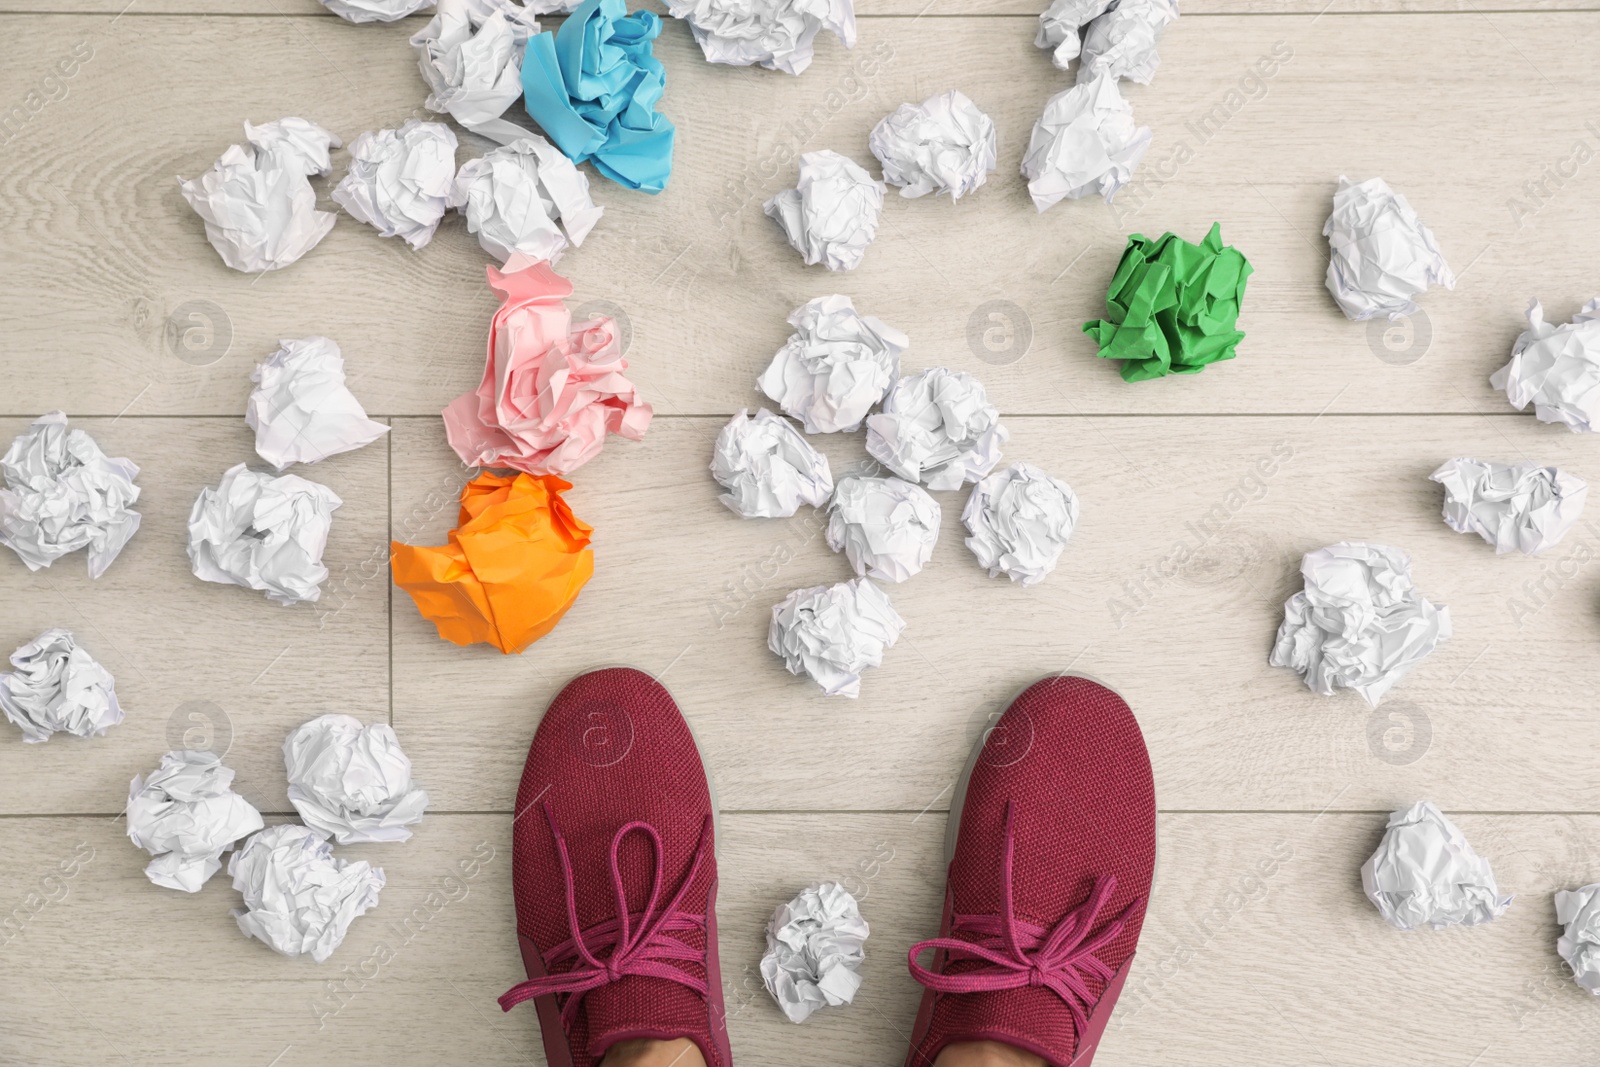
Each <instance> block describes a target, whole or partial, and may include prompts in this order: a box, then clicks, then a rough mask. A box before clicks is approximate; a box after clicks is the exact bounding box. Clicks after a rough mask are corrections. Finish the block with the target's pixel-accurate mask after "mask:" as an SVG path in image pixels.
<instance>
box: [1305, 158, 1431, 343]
mask: <svg viewBox="0 0 1600 1067" xmlns="http://www.w3.org/2000/svg"><path fill="white" fill-rule="evenodd" d="M1322 235H1323V236H1324V237H1326V238H1327V239H1328V252H1329V256H1328V277H1327V286H1328V292H1330V293H1332V294H1333V299H1334V301H1335V302H1336V303H1337V304H1338V305H1339V310H1341V311H1343V312H1344V313H1345V315H1346V316H1347V317H1348V318H1351V319H1354V320H1356V321H1357V322H1360V321H1362V320H1363V319H1370V318H1372V317H1373V316H1374V315H1388V316H1389V317H1390V318H1391V319H1396V318H1399V317H1401V316H1402V315H1410V314H1413V313H1414V312H1415V311H1416V310H1417V305H1416V302H1415V301H1414V300H1413V299H1412V298H1413V297H1415V296H1417V295H1418V294H1419V293H1422V292H1425V291H1426V290H1427V288H1428V286H1430V285H1442V286H1444V287H1445V288H1446V289H1454V288H1455V287H1456V276H1455V275H1454V274H1452V273H1451V271H1450V267H1449V265H1448V264H1446V263H1445V261H1444V255H1443V254H1442V253H1441V252H1440V251H1439V242H1438V241H1436V240H1434V238H1433V231H1432V230H1430V229H1428V227H1426V226H1424V225H1423V224H1422V220H1421V219H1419V218H1418V217H1417V213H1416V211H1414V210H1413V209H1412V207H1411V205H1410V204H1409V203H1407V202H1406V198H1405V197H1403V196H1401V195H1400V194H1399V193H1397V192H1395V191H1394V190H1393V189H1391V188H1389V185H1388V183H1387V182H1385V181H1384V180H1383V179H1382V178H1368V179H1367V180H1366V181H1364V182H1352V181H1351V180H1350V179H1349V178H1346V177H1345V176H1343V175H1340V176H1339V191H1338V192H1336V193H1334V194H1333V213H1332V214H1331V215H1329V216H1328V221H1327V223H1326V224H1324V225H1323V227H1322Z"/></svg>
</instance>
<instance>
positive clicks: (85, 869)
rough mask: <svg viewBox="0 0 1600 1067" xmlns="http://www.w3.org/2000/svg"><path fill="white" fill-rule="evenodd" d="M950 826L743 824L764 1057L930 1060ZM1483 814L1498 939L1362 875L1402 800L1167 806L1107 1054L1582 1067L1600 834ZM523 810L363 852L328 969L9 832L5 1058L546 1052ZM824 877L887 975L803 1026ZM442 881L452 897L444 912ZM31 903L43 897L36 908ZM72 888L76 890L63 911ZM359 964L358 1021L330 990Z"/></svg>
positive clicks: (790, 1061)
mask: <svg viewBox="0 0 1600 1067" xmlns="http://www.w3.org/2000/svg"><path fill="white" fill-rule="evenodd" d="M1399 799H1410V797H1409V796H1406V797H1403V798H1397V801H1396V802H1399ZM943 821H944V820H943V818H942V817H940V816H938V815H934V814H930V815H928V816H926V817H924V818H922V819H921V820H920V821H919V820H917V819H916V818H915V816H912V815H909V814H907V815H837V816H824V815H732V816H729V817H727V818H726V820H725V822H724V830H723V840H722V841H721V842H720V844H719V857H718V858H719V874H720V876H721V880H722V887H721V896H720V899H719V904H720V907H719V912H718V919H719V926H720V930H721V946H720V948H721V955H722V959H723V961H724V964H723V966H724V974H723V978H724V986H725V989H726V991H727V994H726V995H728V996H729V1011H730V1016H731V1019H730V1036H731V1038H732V1042H733V1048H734V1053H735V1055H736V1056H737V1057H738V1058H739V1060H741V1061H743V1062H751V1063H767V1064H774V1065H779V1067H786V1065H799V1064H817V1063H839V1064H862V1065H865V1064H878V1063H892V1062H896V1060H897V1059H898V1058H899V1057H902V1056H903V1055H904V1048H905V1039H904V1037H903V1036H902V1035H903V1034H905V1033H908V1032H909V1030H910V1027H911V1023H912V1019H913V1016H914V1014H915V1009H916V1003H917V997H918V993H919V990H918V988H917V987H916V986H915V985H914V984H913V983H912V981H911V979H910V977H909V976H908V975H907V974H906V972H905V970H904V963H903V960H904V952H905V950H906V948H907V946H908V945H910V944H911V943H912V942H913V941H915V940H917V939H920V938H922V937H926V936H931V934H932V932H933V929H934V927H935V925H936V923H937V921H938V913H939V901H940V892H941V887H942V882H943V877H942V859H941V857H940V855H939V852H940V848H941V845H940V841H941V838H942V831H943ZM1457 821H1458V822H1459V824H1460V826H1461V828H1462V830H1463V831H1464V832H1465V833H1466V834H1467V836H1468V838H1469V840H1470V841H1471V842H1472V843H1473V845H1474V846H1475V847H1476V848H1477V849H1478V850H1479V851H1480V852H1481V853H1482V854H1483V855H1485V856H1487V857H1488V858H1489V859H1490V861H1491V862H1492V863H1493V865H1494V868H1495V872H1496V874H1497V876H1498V878H1499V881H1500V885H1501V888H1502V889H1503V890H1504V891H1508V892H1513V893H1515V894H1516V901H1515V903H1513V905H1512V907H1511V909H1510V911H1509V912H1507V914H1506V915H1505V916H1504V917H1503V918H1502V919H1500V920H1499V921H1497V922H1495V923H1492V924H1490V925H1488V926H1483V927H1477V928H1473V929H1464V930H1452V931H1447V932H1440V933H1419V934H1411V935H1405V934H1401V933H1399V932H1398V931H1395V930H1392V929H1390V928H1389V927H1387V926H1385V925H1384V924H1383V923H1382V922H1381V921H1380V920H1379V919H1378V917H1377V915H1376V913H1375V912H1374V911H1373V910H1372V908H1371V906H1370V905H1369V904H1368V903H1367V902H1366V900H1365V899H1364V898H1363V897H1362V895H1361V890H1360V881H1359V878H1358V877H1357V873H1356V872H1357V868H1358V867H1359V865H1360V863H1361V862H1362V860H1363V859H1365V857H1366V856H1367V855H1368V854H1369V853H1370V852H1371V850H1372V848H1373V847H1374V845H1375V844H1376V842H1377V839H1378V837H1379V835H1380V834H1381V831H1382V824H1383V815H1382V814H1381V813H1358V814H1335V813H1330V814H1327V815H1323V816H1321V817H1320V818H1319V817H1317V816H1314V815H1311V814H1287V815H1246V814H1240V815H1165V816H1163V817H1162V818H1161V820H1160V825H1159V832H1160V862H1159V866H1158V874H1157V882H1156V886H1155V892H1154V895H1153V901H1152V906H1151V912H1150V915H1149V918H1148V920H1147V924H1146V932H1145V934H1144V937H1143V939H1142V943H1141V949H1140V958H1139V961H1138V962H1137V963H1136V965H1135V968H1134V971H1133V980H1132V981H1131V982H1130V985H1129V987H1128V989H1127V990H1126V991H1125V992H1124V994H1123V997H1122V999H1121V1001H1120V1002H1119V1005H1118V1010H1117V1015H1116V1016H1115V1017H1114V1018H1113V1021H1112V1024H1111V1025H1112V1029H1111V1031H1110V1032H1109V1034H1108V1035H1107V1037H1106V1039H1105V1041H1104V1043H1103V1044H1102V1046H1101V1050H1100V1053H1099V1056H1098V1057H1097V1058H1096V1063H1097V1064H1098V1063H1101V1062H1104V1063H1105V1064H1107V1065H1111V1067H1117V1065H1130V1067H1131V1065H1158V1064H1170V1063H1171V1062H1173V1051H1172V1050H1173V1048H1174V1045H1175V1044H1177V1043H1181V1044H1182V1047H1183V1056H1182V1059H1183V1062H1185V1063H1193V1064H1197V1065H1201V1067H1210V1065H1222V1064H1236V1063H1281V1064H1285V1065H1300V1064H1306V1065H1322V1064H1338V1065H1345V1064H1351V1065H1354V1064H1361V1065H1371V1064H1400V1063H1406V1064H1429V1065H1433V1064H1438V1065H1441V1067H1444V1065H1450V1064H1456V1065H1459V1064H1463V1063H1468V1062H1470V1061H1471V1060H1472V1058H1473V1057H1474V1056H1480V1057H1482V1059H1481V1060H1480V1062H1485V1061H1492V1062H1502V1063H1572V1062H1582V1059H1583V1057H1584V1056H1585V1055H1587V1052H1588V1050H1589V1049H1590V1048H1592V1047H1593V1041H1594V1039H1595V1036H1596V1033H1595V1028H1596V1024H1595V1021H1594V1012H1593V1004H1592V1003H1591V1000H1590V997H1589V996H1588V994H1586V993H1584V992H1583V991H1582V990H1580V989H1578V988H1577V987H1576V986H1575V985H1573V984H1572V982H1571V981H1570V980H1568V979H1567V978H1565V977H1564V975H1563V974H1562V969H1561V964H1560V962H1559V960H1558V958H1557V957H1556V956H1555V953H1554V950H1553V946H1554V941H1555V937H1556V934H1557V932H1558V931H1557V927H1556V926H1555V924H1554V922H1553V916H1552V911H1551V905H1550V897H1551V894H1552V893H1553V892H1554V891H1555V890H1557V889H1561V888H1570V887H1572V886H1575V885H1578V884H1582V883H1584V882H1587V881H1589V880H1592V879H1593V878H1594V876H1595V871H1596V862H1597V857H1596V854H1595V849H1594V845H1593V842H1594V841H1595V839H1596V835H1597V834H1600V822H1597V819H1596V817H1595V816H1581V817H1575V816H1556V815H1541V816H1509V815H1498V816H1487V815H1462V816H1457ZM506 822H507V816H504V815H496V816H440V815H434V816H429V817H428V818H427V819H426V820H425V821H424V822H423V823H422V825H421V827H420V828H419V832H418V834H417V836H416V837H415V838H414V839H413V840H412V841H411V842H409V843H407V844H403V845H391V846H383V847H376V846H373V847H367V848H362V849H356V848H352V849H348V850H341V853H342V854H348V855H352V856H357V855H359V856H362V857H365V858H370V859H372V860H373V861H374V862H375V863H379V864H381V865H382V866H383V868H384V869H385V872H386V874H387V875H388V878H389V885H388V887H387V888H386V889H385V890H384V891H383V895H382V898H381V900H380V903H379V905H378V907H377V909H376V910H374V911H373V912H371V913H369V914H368V915H367V916H365V917H363V918H361V919H359V920H357V921H356V923H355V924H354V926H353V927H352V928H351V931H350V934H349V936H348V938H347V939H346V941H345V943H344V945H343V946H341V948H340V949H339V950H338V952H337V953H336V954H335V955H334V957H333V958H332V959H331V960H329V961H328V963H326V964H324V965H322V966H320V967H319V966H318V965H316V964H314V963H312V962H311V961H310V960H306V959H300V960H285V959H282V958H280V957H277V956H275V955H273V954H271V953H270V952H269V951H268V950H267V949H266V948H265V947H264V946H262V945H260V944H259V943H256V942H253V941H249V940H246V939H244V938H242V937H240V936H239V933H238V931H237V929H236V927H235V926H234V924H233V921H232V920H231V919H230V918H229V915H228V911H229V909H230V908H231V907H233V906H235V905H236V904H237V903H238V896H237V894H236V893H234V892H233V890H232V889H231V888H230V887H229V886H228V884H227V882H226V880H225V875H219V876H218V877H217V878H215V879H213V881H212V882H211V883H210V884H209V885H207V886H206V887H205V889H204V890H203V891H202V892H201V893H199V894H198V895H196V896H193V897H189V896H184V895H181V894H177V893H173V892H169V891H166V890H160V889H156V888H154V887H152V886H150V885H149V884H147V883H146V882H145V881H144V877H143V875H142V874H141V872H140V868H141V867H142V864H143V860H142V858H141V857H142V853H139V852H137V851H136V850H134V849H133V848H132V847H131V846H130V845H129V844H128V842H127V841H126V840H125V839H124V838H122V837H121V833H120V827H119V826H118V825H116V824H114V823H110V822H108V821H106V820H104V819H7V820H3V821H0V856H3V857H4V861H5V862H4V863H3V864H0V903H3V905H4V907H6V908H7V909H11V913H12V914H16V909H23V910H25V911H27V912H28V915H29V917H28V918H27V919H26V920H25V921H21V922H19V923H18V926H19V929H20V932H19V933H17V934H15V935H13V936H11V937H10V940H9V941H8V942H6V943H5V944H4V945H3V946H0V959H4V961H5V964H6V969H7V972H8V973H9V974H11V975H13V976H16V977H18V978H19V979H20V978H21V977H22V976H26V980H14V981H11V982H7V983H5V985H4V987H3V989H0V1005H3V1006H4V1008H5V1011H6V1018H7V1019H8V1025H7V1026H6V1027H5V1028H3V1031H0V1056H3V1057H4V1058H5V1059H6V1060H7V1062H16V1063H28V1064H31V1065H37V1067H56V1065H61V1067H67V1065H72V1067H77V1065H79V1064H82V1063H86V1062H120V1061H121V1060H123V1059H126V1060H127V1061H129V1062H149V1063H162V1064H191V1063H206V1064H219V1065H231V1064H239V1065H241V1067H260V1065H261V1064H264V1063H267V1062H269V1061H271V1060H272V1058H273V1057H274V1056H280V1057H281V1059H280V1060H279V1061H278V1062H279V1064H280V1067H282V1065H295V1067H301V1065H304V1067H311V1065H319V1064H346V1063H352V1062H356V1063H379V1062H404V1063H446V1062H470V1063H474V1064H484V1065H497V1064H513V1063H518V1064H526V1063H543V1062H544V1061H543V1055H542V1052H541V1051H540V1049H539V1043H538V1035H537V1023H536V1021H535V1016H534V1013H533V1012H532V1011H529V1010H518V1011H514V1012H512V1013H510V1014H509V1015H502V1014H501V1013H500V1012H499V1010H498V1008H497V1006H496V1005H495V1003H494V998H495V997H496V996H497V995H499V993H501V992H502V991H503V990H504V989H505V988H506V987H508V986H509V985H511V984H512V983H514V982H516V981H518V980H519V979H520V978H521V977H522V975H521V971H520V969H519V968H520V961H519V960H518V958H517V955H516V951H515V941H514V938H513V937H512V936H511V931H512V914H513V908H512V901H511V893H510V870H511V863H510V855H509V844H508V841H507V835H506ZM80 848H85V849H89V850H92V858H91V859H90V860H89V861H88V862H87V863H82V864H79V870H78V873H77V875H76V876H75V877H73V878H70V879H65V880H59V881H50V882H46V881H45V878H46V876H47V875H49V874H50V873H51V872H53V871H56V870H57V869H58V867H57V865H58V864H59V863H61V862H62V861H65V860H70V859H71V858H72V857H73V856H75V855H89V853H87V852H78V851H77V850H79V849H80ZM484 857H489V858H488V859H487V861H485V860H484ZM880 857H888V859H887V860H881V859H880ZM463 862H467V863H468V864H469V865H470V864H472V863H474V862H476V864H477V866H476V868H475V869H476V872H477V873H476V876H475V877H471V878H463V877H462V868H461V867H460V864H461V863H463ZM469 869H470V868H469ZM867 871H870V872H871V876H870V877H869V876H868V874H867V873H864V872H867ZM447 875H455V877H456V879H457V880H456V881H455V882H450V883H447V882H445V878H446V876H447ZM826 877H844V878H847V879H850V880H851V883H852V884H854V885H856V886H857V888H858V889H859V890H860V891H861V892H862V893H863V894H864V899H863V912H864V914H865V916H866V918H867V920H868V922H869V923H871V925H872V930H873V932H872V936H871V939H870V940H869V942H868V958H867V962H866V964H865V965H864V967H863V972H862V973H863V976H864V977H865V984H864V985H863V987H862V990H861V993H860V994H859V996H858V998H857V1000H856V1003H855V1004H853V1005H851V1006H850V1007H848V1008H841V1009H833V1010H828V1011H823V1012H821V1013H819V1014H818V1015H815V1016H813V1018H812V1019H811V1020H810V1021H808V1022H807V1023H806V1024H804V1025H802V1026H794V1025H792V1024H790V1023H788V1022H787V1021H785V1020H784V1019H783V1018H782V1016H781V1015H780V1014H779V1013H778V1011H777V1009H776V1008H775V1007H774V1006H773V1005H772V1003H771V1001H770V1000H769V999H768V997H767V994H766V992H765V990H764V989H762V988H761V986H760V980H759V977H758V976H757V977H748V976H749V975H754V974H755V973H756V966H757V962H758V959H759V956H760V953H761V951H762V948H763V940H762V928H763V926H764V923H765V920H766V917H767V916H768V915H769V914H770V912H771V909H772V908H773V907H775V906H776V905H777V904H779V903H781V902H782V901H783V900H785V899H787V898H788V896H789V895H790V894H792V893H793V892H794V891H795V890H796V889H798V888H799V887H800V886H802V885H804V884H805V883H806V882H808V881H811V880H814V879H818V878H826ZM430 891H432V892H434V893H437V894H439V895H438V896H436V897H434V898H433V900H432V902H431V903H430V902H429V896H428V895H429V893H430ZM29 894H39V896H38V897H35V898H33V901H34V902H33V903H30V898H29ZM63 894H64V895H63ZM447 895H448V898H449V899H446V896H447ZM46 896H51V897H54V898H55V900H54V901H53V902H45V903H43V904H42V905H40V904H39V903H38V902H39V901H41V900H45V899H46ZM441 900H443V901H445V902H444V903H442V904H441V903H440V901H441ZM408 916H411V917H413V918H412V919H411V926H410V927H409V928H407V927H406V926H405V925H404V924H405V922H406V920H407V918H408ZM13 921H14V922H17V920H13ZM408 929H409V931H410V932H409V934H408V932H407V930H408ZM380 942H382V943H383V944H385V945H387V946H388V947H389V948H390V950H391V951H392V953H393V959H392V961H391V962H390V963H388V964H387V965H382V966H379V965H376V964H375V963H369V962H368V961H371V960H373V958H374V957H373V954H374V952H375V951H377V950H378V946H379V943H380ZM363 969H365V973H366V974H369V975H372V977H370V978H369V979H368V980H367V981H365V982H364V983H362V981H361V977H362V975H363ZM747 969H748V971H747ZM347 976H354V977H351V979H350V982H349V984H348V985H347V986H346V989H347V990H348V991H349V992H348V995H347V996H346V997H344V998H343V1001H342V1003H343V1007H342V1009H341V1010H338V1011H337V1012H335V1011H334V1010H333V1009H332V1008H331V1007H330V1005H332V1004H337V1003H340V1002H341V1001H340V1000H338V999H335V998H334V997H333V995H332V994H331V993H330V992H329V988H330V986H332V985H333V984H334V983H339V982H343V981H344V980H345V979H346V978H347ZM285 1050H287V1051H285ZM1102 1057H1103V1060H1102Z"/></svg>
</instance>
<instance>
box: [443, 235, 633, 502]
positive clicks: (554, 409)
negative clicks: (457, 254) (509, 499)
mask: <svg viewBox="0 0 1600 1067" xmlns="http://www.w3.org/2000/svg"><path fill="white" fill-rule="evenodd" d="M489 287H490V288H491V289H493V290H494V291H495V292H497V293H499V294H500V310H499V311H497V312H495V315H494V319H493V321H492V322H491V323H490V325H489V359H488V362H487V363H486V364H485V365H484V368H483V381H482V382H480V383H479V385H478V388H477V389H475V390H474V391H472V392H470V393H465V394H463V395H462V396H459V397H457V398H456V399H455V400H454V401H452V402H451V404H450V406H449V407H447V408H445V409H444V427H445V433H446V434H447V435H448V436H449V438H450V447H451V448H454V449H455V450H456V454H457V455H459V456H460V457H461V461H462V462H463V463H465V464H467V465H468V466H469V467H509V468H510V469H512V470H518V471H526V472H527V473H529V474H535V475H544V474H559V475H564V474H568V473H570V472H572V471H575V470H577V469H578V468H579V467H581V466H583V465H584V464H585V463H587V462H589V461H590V460H591V459H593V458H594V457H595V456H597V455H599V454H600V449H601V446H603V445H604V444H605V439H606V434H608V433H615V434H621V435H622V436H623V437H626V438H627V439H628V440H630V441H638V440H641V439H642V438H643V437H644V432H645V430H646V429H648V428H649V426H650V418H651V415H652V414H653V412H652V411H651V408H650V405H649V404H647V403H645V402H644V401H643V400H640V399H639V390H638V389H637V388H636V387H635V386H634V384H633V383H632V382H631V381H629V380H628V379H627V377H625V376H624V374H623V371H625V370H627V369H628V363H627V361H626V360H624V359H623V358H622V346H621V343H620V341H619V340H618V337H617V324H616V321H615V320H614V319H610V318H598V319H591V320H590V321H588V322H580V323H573V322H572V316H571V313H570V312H568V311H567V306H566V303H565V300H564V298H565V297H567V296H570V295H571V294H572V283H571V282H569V281H567V279H565V278H563V277H561V275H559V274H557V273H556V272H555V271H554V270H552V269H551V267H550V264H549V263H548V262H546V261H545V260H535V259H533V258H531V257H528V256H523V255H514V256H512V257H511V258H510V259H508V260H506V265H505V268H504V269H503V270H496V269H495V268H494V267H490V268H489Z"/></svg>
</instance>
